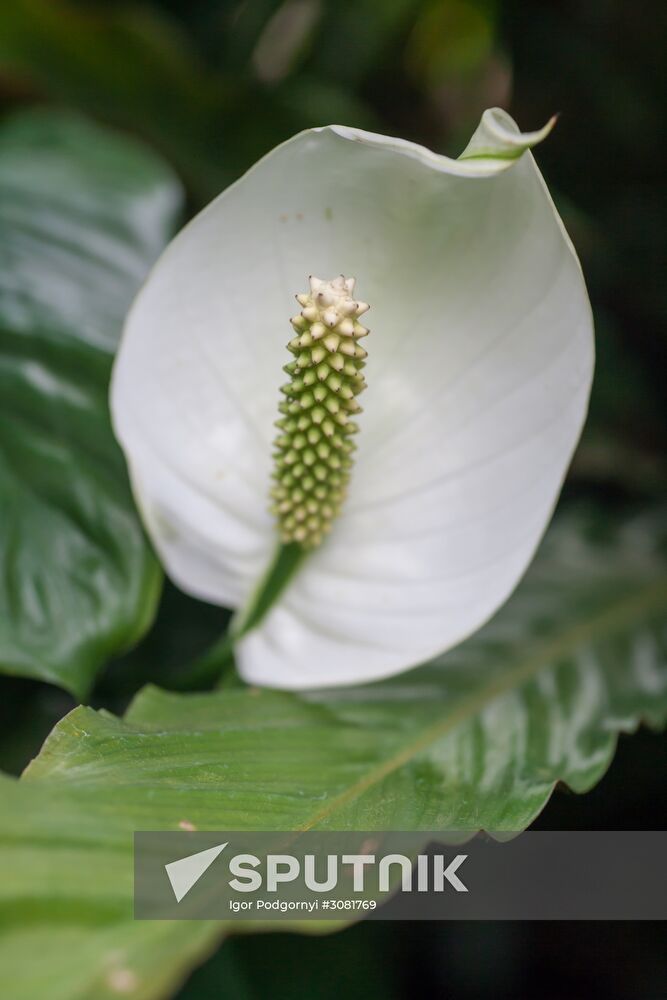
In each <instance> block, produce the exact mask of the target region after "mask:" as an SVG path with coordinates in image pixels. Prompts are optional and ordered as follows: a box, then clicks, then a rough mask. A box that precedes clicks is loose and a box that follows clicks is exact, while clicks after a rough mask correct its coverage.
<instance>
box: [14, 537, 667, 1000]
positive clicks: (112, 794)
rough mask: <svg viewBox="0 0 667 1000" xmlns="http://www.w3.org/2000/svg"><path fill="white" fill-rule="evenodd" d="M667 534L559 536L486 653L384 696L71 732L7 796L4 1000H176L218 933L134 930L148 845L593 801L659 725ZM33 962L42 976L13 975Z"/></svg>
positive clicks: (391, 686) (55, 739) (519, 815)
mask: <svg viewBox="0 0 667 1000" xmlns="http://www.w3.org/2000/svg"><path fill="white" fill-rule="evenodd" d="M589 527H590V526H589ZM664 529H665V519H664V518H662V519H658V518H644V519H642V520H639V521H635V522H629V523H627V524H625V525H624V526H623V527H622V528H619V529H617V530H615V531H614V532H613V533H609V532H607V531H606V530H605V529H604V528H603V527H602V526H596V527H595V532H594V534H595V537H594V538H591V537H588V528H587V525H586V519H582V518H577V519H568V520H566V521H565V522H563V523H561V524H560V525H558V526H557V527H556V528H554V529H553V530H552V532H551V534H550V536H549V537H548V539H547V541H546V542H545V544H544V546H543V549H542V551H541V553H540V556H539V558H538V559H537V561H536V563H535V565H534V567H533V569H532V570H531V572H530V573H529V575H528V577H527V578H526V579H525V581H524V582H523V584H522V585H521V587H520V588H519V590H518V591H517V593H516V595H515V596H514V597H513V598H512V600H511V601H510V602H509V604H508V605H507V606H506V607H505V608H504V609H503V611H502V612H501V613H499V614H498V616H497V617H496V618H495V619H494V620H493V621H492V622H491V623H490V624H489V625H488V626H487V627H486V628H485V629H484V630H482V632H481V633H479V635H478V636H476V637H474V638H473V639H471V640H469V641H468V642H467V643H465V644H464V645H462V646H461V647H460V648H459V649H458V650H455V651H453V652H452V653H450V654H448V655H447V656H445V657H443V658H442V659H441V660H439V661H437V662H434V663H432V664H429V665H427V666H425V667H422V668H420V669H418V670H415V671H413V672H412V673H408V674H405V675H403V676H402V677H399V678H395V679H392V680H390V681H386V682H383V683H380V684H376V685H369V686H367V687H364V688H350V689H348V690H343V691H341V690H338V691H332V692H329V693H327V692H317V693H316V694H310V695H308V694H303V695H292V694H285V693H278V692H272V691H268V690H261V691H260V690H255V689H240V690H239V689H233V690H228V691H220V692H216V693H213V694H197V695H177V694H172V693H166V692H161V691H159V690H157V689H155V688H147V689H146V690H144V692H143V693H141V694H140V695H139V696H138V698H137V699H136V700H135V702H134V704H133V705H132V706H131V707H130V709H129V711H128V713H127V715H126V717H125V719H123V720H121V719H117V718H115V717H113V716H111V715H109V714H108V713H105V712H95V711H93V710H92V709H90V708H84V707H81V708H78V709H76V710H75V711H74V712H72V713H70V715H69V716H67V717H66V718H65V719H64V720H62V722H60V723H59V724H58V726H56V728H55V730H54V731H53V733H52V734H51V736H50V737H49V739H48V740H47V742H46V744H45V746H44V749H43V750H42V752H41V754H40V755H39V757H37V758H36V760H35V761H34V762H33V763H32V764H31V765H30V767H29V768H28V770H27V772H26V774H25V777H24V779H23V780H22V781H21V782H15V781H10V780H5V781H4V782H3V784H2V785H1V786H0V793H1V794H2V798H3V808H2V817H3V818H2V820H1V822H0V848H1V850H0V857H1V858H2V865H3V869H4V870H3V871H2V872H1V873H0V916H3V917H7V916H8V915H9V914H10V913H11V918H12V925H11V930H10V931H8V932H7V934H6V936H5V937H4V939H0V963H1V962H3V961H5V962H6V963H7V966H6V967H8V968H9V970H10V971H9V975H5V977H4V978H5V982H6V983H10V984H11V995H12V997H13V1000H24V998H25V1000H28V998H31V997H33V996H35V995H40V994H41V992H43V988H44V984H45V983H46V982H49V983H51V982H57V984H58V986H57V989H58V990H59V991H60V992H57V993H50V994H49V996H50V998H51V1000H54V998H55V1000H60V997H62V998H63V1000H65V998H66V1000H88V998H90V1000H93V998H98V997H102V998H104V997H108V996H112V995H114V994H113V990H112V986H110V985H109V984H110V983H113V982H116V983H118V982H119V981H120V982H123V981H124V982H129V983H131V984H133V985H132V991H129V990H128V994H129V995H131V996H136V997H141V998H158V997H164V996H168V995H169V991H168V989H167V986H166V983H167V981H168V979H169V976H170V975H171V974H173V975H178V974H179V973H181V972H183V970H185V969H186V968H187V967H189V966H190V965H192V964H194V963H195V962H196V961H197V960H198V958H199V957H200V956H202V955H203V954H204V953H205V952H206V951H207V950H208V949H210V948H211V947H212V946H213V943H214V941H215V940H216V939H217V938H218V937H219V936H220V935H222V934H223V933H224V931H225V927H224V926H223V925H222V924H217V925H216V924H210V923H207V924H200V923H187V924H184V925H182V927H181V926H180V925H174V924H164V923H161V922H157V923H155V924H153V923H147V924H143V923H136V924H133V923H132V902H131V892H132V832H133V831H134V830H136V829H152V830H154V829H164V830H178V829H179V828H181V826H182V825H183V824H186V825H190V824H192V825H194V826H195V827H196V828H198V829H211V830H213V829H219V830H225V829H243V828H246V829H290V830H295V829H307V828H313V827H321V828H327V827H328V828H331V829H336V828H338V829H346V828H352V829H354V828H357V829H369V828H376V829H382V828H390V829H391V828H393V829H434V828H441V829H445V828H448V827H449V828H454V829H457V828H458V829H460V828H470V829H476V828H478V827H480V826H483V827H486V828H487V829H495V830H500V829H505V830H518V829H521V828H522V827H524V826H526V825H527V824H528V823H530V821H531V820H532V818H533V817H534V816H535V814H536V813H537V812H538V811H539V810H540V809H541V808H542V806H543V805H544V803H545V802H546V800H547V798H548V796H549V794H550V793H551V791H552V789H553V787H554V784H555V783H556V782H557V781H564V782H567V783H568V784H569V785H570V786H571V787H572V788H573V789H575V790H577V791H584V790H585V789H587V788H589V787H590V786H591V785H592V784H593V783H594V782H595V781H597V780H598V779H599V778H600V776H601V775H602V774H603V772H604V771H605V769H606V767H607V766H608V764H609V761H610V759H611V757H612V754H613V750H614V745H615V741H616V737H617V733H618V732H621V731H630V730H632V729H633V728H634V727H636V726H637V724H638V723H639V721H640V720H642V719H643V720H646V721H647V722H648V723H650V724H652V725H659V724H660V723H661V722H662V721H663V720H664V719H665V716H666V715H667V666H666V657H665V651H666V645H667V643H666V637H665V607H667V561H666V559H665V554H664V551H661V550H660V547H659V545H658V540H659V539H661V538H663V537H664ZM245 926H246V929H247V925H245ZM179 928H180V929H179ZM311 929H315V928H314V927H312V926H311ZM37 948H39V949H40V953H41V955H42V960H41V961H40V963H38V964H37V963H35V964H30V963H29V962H27V961H25V962H22V961H21V960H20V956H22V955H24V956H25V955H27V954H30V953H31V951H32V952H34V950H35V949H37ZM68 954H69V956H70V957H69V958H68ZM119 970H120V971H119ZM112 973H114V975H112ZM110 977H111V978H110Z"/></svg>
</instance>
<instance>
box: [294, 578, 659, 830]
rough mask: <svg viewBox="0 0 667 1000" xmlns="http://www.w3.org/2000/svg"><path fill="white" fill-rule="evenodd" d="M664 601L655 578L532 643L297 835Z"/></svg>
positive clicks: (326, 806) (645, 615)
mask: <svg viewBox="0 0 667 1000" xmlns="http://www.w3.org/2000/svg"><path fill="white" fill-rule="evenodd" d="M664 602H667V579H660V580H658V581H657V582H655V583H652V584H651V585H650V586H647V587H644V588H643V589H642V590H639V591H635V592H633V593H632V594H631V595H630V596H629V597H624V598H623V599H621V600H618V601H615V602H614V603H612V604H611V605H609V606H608V607H607V608H605V609H604V610H603V611H601V612H598V613H597V614H596V615H593V616H592V617H591V618H589V619H588V620H586V621H579V622H577V624H576V625H575V626H574V627H572V628H571V629H570V630H569V631H566V632H564V633H561V634H560V635H559V636H558V638H555V639H550V640H547V641H544V642H541V643H538V644H536V646H535V647H534V648H533V649H532V650H531V651H530V652H529V654H528V655H526V656H525V657H524V658H523V660H522V661H521V662H520V663H519V664H517V666H516V667H514V668H512V669H508V670H507V671H504V672H502V673H501V674H499V675H498V676H497V677H495V678H494V679H493V680H491V681H490V682H489V683H488V684H486V685H485V686H484V687H482V688H481V689H480V690H479V691H477V692H476V693H475V694H473V695H471V696H469V697H468V698H464V699H463V701H461V703H460V704H459V705H458V706H457V707H456V709H454V711H453V712H452V713H451V714H450V715H448V716H447V717H446V718H445V719H440V720H438V721H437V722H435V723H432V724H431V725H430V726H427V727H426V729H425V730H424V731H423V733H422V734H421V736H419V737H418V738H417V739H414V740H412V741H410V742H408V743H406V744H405V745H404V746H402V747H401V749H400V750H398V751H397V752H396V753H395V754H393V755H392V756H391V757H389V758H387V759H386V760H385V761H384V762H383V763H381V764H378V765H377V766H376V767H374V768H372V769H371V770H370V771H369V773H368V774H367V775H366V776H365V777H363V778H360V779H359V780H358V781H356V782H355V783H354V784H353V785H350V787H349V788H347V789H345V790H344V791H342V792H339V794H338V795H336V796H335V797H334V798H332V799H331V800H330V801H329V802H328V803H327V804H326V805H325V806H324V807H323V808H322V809H320V810H319V811H318V812H317V813H315V814H314V815H313V816H312V817H311V818H310V819H309V820H307V821H306V822H305V823H304V824H302V825H301V826H299V827H298V828H297V830H298V832H302V831H305V830H311V829H313V828H314V827H316V826H317V824H318V823H320V822H322V821H323V820H325V819H327V818H329V817H330V816H331V815H332V814H333V813H335V812H336V810H338V809H339V808H341V807H343V806H346V805H348V804H349V803H350V802H352V801H353V800H354V799H356V798H359V797H360V796H361V795H363V794H364V793H365V792H367V791H368V790H369V789H370V788H372V787H373V786H374V785H376V784H379V783H380V782H381V781H383V780H384V779H385V778H386V777H388V776H389V775H390V774H392V773H393V772H394V771H397V770H398V769H399V768H401V767H403V766H404V765H405V764H408V763H409V762H410V761H411V760H412V758H413V757H415V756H416V755H417V754H419V753H421V752H422V751H424V750H425V749H426V748H427V747H429V746H430V745H431V744H433V743H436V742H437V741H438V740H440V739H442V737H443V736H445V735H446V734H447V733H448V732H451V731H452V730H454V729H456V728H457V726H459V725H461V724H462V723H463V722H466V721H467V720H468V719H470V718H472V717H473V716H474V715H476V714H477V713H478V712H479V711H481V710H482V709H483V708H485V707H486V706H487V705H488V704H490V703H491V702H492V701H493V700H494V699H495V698H498V697H500V696H501V695H503V694H506V693H507V692H508V691H511V690H512V689H514V688H515V687H519V686H520V685H521V684H523V683H525V682H526V681H528V680H530V679H531V678H532V677H534V676H535V675H536V674H538V673H539V672H540V670H543V669H544V668H545V667H548V666H549V665H550V664H552V663H554V662H557V661H559V660H562V659H565V658H566V657H567V656H568V654H571V653H573V652H574V650H575V649H576V648H577V647H579V646H581V645H582V644H584V643H587V642H592V641H594V640H595V639H596V638H597V637H598V636H600V635H601V634H604V635H605V636H609V635H613V634H615V633H617V632H619V631H623V630H625V629H626V628H627V627H628V626H629V625H630V624H631V623H632V622H633V621H635V620H637V621H639V620H641V619H642V618H645V617H647V616H648V615H649V614H650V613H651V612H652V611H653V610H654V608H656V607H660V606H661V605H662V604H663V603H664ZM554 784H555V782H554Z"/></svg>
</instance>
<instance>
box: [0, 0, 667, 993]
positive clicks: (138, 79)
mask: <svg viewBox="0 0 667 1000" xmlns="http://www.w3.org/2000/svg"><path fill="white" fill-rule="evenodd" d="M666 10H667V8H666V7H665V5H664V3H659V2H658V0H645V2H644V3H643V4H641V5H637V4H636V3H635V4H632V3H624V2H622V0H587V2H586V3H581V2H578V0H543V2H537V0H534V2H532V3H526V2H524V3H520V2H518V0H505V2H503V0H338V2H331V0H283V2H280V0H227V2H223V0H188V2H186V0H153V2H148V0H146V2H143V3H139V2H127V0H125V2H117V0H97V2H95V0H78V2H77V0H3V2H2V4H0V112H1V113H2V114H3V115H5V114H10V113H11V112H12V111H14V110H17V109H20V108H23V107H27V106H32V105H45V104H48V105H55V106H60V107H67V108H70V109H75V110H77V111H79V112H81V113H82V114H85V115H88V116H90V117H92V118H94V119H96V120H98V121H101V122H104V123H106V124H110V125H112V126H114V127H116V128H118V129H120V130H122V131H125V132H128V133H131V134H133V135H136V136H138V137H140V138H141V139H143V140H144V141H145V142H147V143H148V144H149V145H151V146H152V147H153V148H154V149H156V150H157V151H159V152H160V153H161V154H162V155H163V156H164V157H165V158H166V159H167V160H168V161H169V162H170V163H171V164H172V166H173V167H174V169H175V170H176V171H177V172H178V174H179V176H180V177H181V178H182V180H183V182H184V184H185V186H186V190H187V193H188V210H189V211H190V212H193V211H196V210H197V209H198V208H199V207H201V206H202V205H203V204H204V203H205V202H206V201H208V200H209V199H210V198H211V197H213V196H214V195H215V194H217V193H218V191H220V190H221V189H222V188H224V187H225V186H226V185H227V184H229V183H230V182H231V181H233V180H234V179H235V178H236V177H238V176H239V174H240V173H242V172H243V171H244V170H245V169H246V168H247V167H249V166H250V165H251V164H252V163H253V162H254V161H255V160H256V159H257V158H258V157H260V156H261V155H262V154H263V153H265V152H267V151H268V150H269V149H270V148H271V147H272V146H274V145H275V144H276V143H277V142H280V141H281V140H282V139H285V138H287V137H288V136H290V135H292V134H293V133H294V132H297V131H299V130H300V129H303V128H306V127H308V126H312V125H321V124H326V123H330V122H338V123H343V124H347V125H355V126H359V127H362V128H366V129H371V130H375V131H381V132H385V133H388V134H394V135H400V136H403V137H405V138H408V139H413V140H415V141H417V142H420V143H423V144H425V145H427V146H429V147H430V148H432V149H434V150H436V151H438V152H443V153H448V154H451V155H457V154H458V153H459V152H460V151H461V150H462V148H463V146H464V145H465V144H466V142H467V140H468V138H469V136H470V134H471V132H472V131H473V130H474V128H475V126H476V124H477V122H478V120H479V117H480V114H481V112H482V111H483V109H484V108H486V107H489V106H492V105H500V106H502V107H505V108H507V109H508V110H509V111H510V112H511V113H512V115H513V116H514V117H515V119H516V120H517V121H518V122H519V124H520V126H521V128H522V129H525V130H530V129H535V128H538V127H539V126H541V125H542V124H544V122H545V121H546V120H547V118H549V117H550V115H552V114H553V113H554V112H560V118H559V122H558V126H557V129H556V130H555V132H554V133H553V134H552V136H551V137H550V138H549V140H548V141H547V142H546V143H545V144H544V145H542V146H541V147H540V148H539V152H538V159H539V162H540V166H541V168H542V170H543V172H544V174H545V176H546V179H547V181H548V184H549V187H550V189H551V191H552V193H553V195H554V197H555V199H556V201H557V203H558V207H559V209H560V211H561V214H562V216H563V218H564V220H565V223H566V226H567V228H568V230H569V232H570V234H571V236H572V238H573V240H574V243H575V245H576V247H577V250H578V252H579V255H580V257H581V260H582V264H583V268H584V272H585V274H586V277H587V281H588V286H589V291H590V295H591V300H592V302H593V308H594V313H595V320H596V333H597V350H598V367H597V374H596V381H595V386H594V392H593V399H592V407H591V417H590V420H589V423H588V426H587V429H586V432H585V436H584V439H583V441H582V444H581V447H580V449H579V451H578V454H577V457H576V460H575V464H574V466H573V469H572V472H571V475H570V478H569V480H568V484H567V486H566V493H565V499H564V502H565V503H567V502H568V500H573V499H580V498H586V499H594V500H596V501H598V502H602V503H604V504H605V505H606V506H607V507H613V508H623V509H625V508H633V507H637V506H643V505H646V504H649V503H651V502H653V501H654V500H656V499H658V498H660V497H664V494H665V485H666V484H667V462H666V456H667V447H666V445H667V409H666V407H665V372H666V370H667V365H666V361H667V343H666V341H665V335H664V329H665V328H664V324H661V322H660V321H661V318H662V316H663V313H664V308H665V304H666V301H667V294H666V291H665V280H664V260H665V246H664V243H665V232H666V229H667V227H666V225H665V221H666V220H665V212H664V198H665V193H664V185H663V184H662V175H663V173H664V170H663V162H662V160H661V156H660V152H661V150H660V138H661V125H662V108H663V107H664V103H663V97H664V84H665V59H664V39H665V32H664V28H665V26H666V25H665V21H666V20H667V15H666ZM159 625H160V627H159V628H157V629H155V630H154V631H153V632H152V633H151V634H150V635H149V636H148V637H147V638H146V639H145V640H144V642H143V643H142V645H141V647H140V648H139V650H138V651H136V652H135V653H132V654H130V655H128V656H126V657H124V658H123V659H122V660H120V661H118V662H116V663H114V664H111V665H110V667H109V668H108V670H107V671H106V673H105V675H104V677H103V679H102V681H101V683H100V684H99V685H98V688H97V689H96V694H95V698H96V701H95V704H99V705H104V706H105V707H108V708H111V709H113V710H116V711H120V710H122V708H123V706H124V704H125V703H126V702H127V700H128V698H129V697H130V696H131V695H132V693H133V692H134V691H135V690H136V689H137V688H138V687H140V686H141V685H142V684H143V683H144V682H145V681H146V680H152V681H155V682H157V683H161V682H164V680H165V679H166V678H167V677H168V675H169V672H170V670H174V669H176V668H177V666H178V665H179V664H181V663H182V662H184V661H186V660H187V659H190V658H191V657H193V656H194V655H196V653H197V652H198V651H199V650H201V649H204V648H206V647H207V645H208V644H209V642H211V641H212V640H213V639H214V638H215V637H217V635H218V634H219V630H220V618H219V612H218V611H217V610H216V609H212V608H208V607H207V606H205V605H202V604H198V603H195V602H193V601H189V600H188V599H187V598H185V597H184V596H183V595H180V594H178V593H177V592H176V591H175V590H174V589H173V588H171V587H169V586H168V587H167V588H166V589H165V594H164V597H163V601H162V605H161V609H160V616H159ZM155 664H160V667H159V668H157V669H159V670H161V671H162V673H161V674H159V675H158V674H156V673H155V670H156V667H155ZM149 665H150V666H149ZM71 704H72V703H71V701H70V699H69V698H68V696H67V695H65V694H63V693H62V692H58V691H57V690H56V689H55V688H52V687H48V686H46V685H40V684H38V683H34V682H30V681H20V680H15V679H11V678H0V706H1V707H0V767H1V768H2V769H4V770H8V771H12V772H14V773H18V772H19V771H20V769H21V768H22V767H23V766H24V764H25V763H26V761H27V760H28V759H29V758H30V757H31V756H32V755H34V753H35V752H36V751H37V749H38V747H39V745H40V742H41V740H42V739H43V737H44V736H45V735H46V733H47V732H48V730H49V729H50V728H51V726H52V725H53V724H54V723H55V722H56V721H57V719H58V718H59V717H60V716H62V715H63V714H64V713H65V712H66V711H68V710H69V708H70V707H71ZM666 778H667V754H665V740H664V737H662V736H659V735H657V734H651V733H648V732H643V733H641V734H639V735H638V736H636V737H633V738H631V739H630V738H622V739H621V744H620V748H619V753H618V756H617V758H616V760H615V762H614V764H613V766H612V768H611V770H610V772H609V773H608V775H607V776H606V778H605V779H604V780H603V781H602V783H601V784H600V785H599V786H598V788H597V789H595V790H594V791H593V792H592V793H590V794H589V795H588V796H586V797H585V798H583V799H582V798H578V797H577V796H574V795H572V794H570V793H568V792H560V791H559V792H557V793H556V794H555V795H554V797H553V799H552V801H551V803H550V804H549V806H548V807H547V809H546V810H545V812H544V813H543V814H542V816H541V817H540V818H539V820H538V822H537V825H538V826H540V827H542V828H550V829H558V828H570V829H575V828H580V829H605V828H606V829H623V828H636V829H641V828H643V829H651V828H664V825H665V820H666V819H667V807H666V805H665V798H664V788H665V779H666ZM666 955H667V950H666V949H665V948H664V930H663V929H662V928H661V927H659V926H656V925H650V924H636V925H627V926H625V925H619V924H609V925H604V924H599V925H590V924H588V925H581V926H576V925H555V924H533V925H528V924H525V925H524V924H496V925H483V924H468V925H466V924H462V925H458V926H454V925H447V924H441V925H435V924H412V925H402V924H392V925H382V924H379V923H376V924H372V925H371V924H366V925H360V926H358V927H355V928H352V929H350V930H347V931H345V932H343V933H341V934H336V935H333V936H331V937H327V938H321V939H320V938H308V939H304V938H297V937H293V936H290V935H279V934H272V935H266V936H263V937H260V938H243V939H238V940H233V941H231V942H229V943H227V944H226V945H224V946H223V948H222V949H221V950H220V952H219V953H218V954H217V955H216V956H214V957H213V958H212V959H211V960H210V961H209V962H208V964H207V965H205V966H204V967H203V968H202V969H200V970H199V971H197V972H196V973H195V974H194V975H193V976H192V978H191V980H190V981H189V982H188V983H187V984H186V985H185V986H184V987H183V989H182V991H181V992H180V993H178V998H179V1000H209V998H210V1000H213V998H220V997H230V998H239V1000H241V998H256V997H257V998H264V997H271V998H272V1000H281V998H285V1000H300V998H322V1000H328V998H329V997H331V998H334V997H338V996H339V994H340V992H341V990H342V991H344V993H345V996H346V1000H354V998H356V997H359V998H361V997H364V998H365V1000H373V998H375V997H377V998H387V1000H393V998H408V997H415V996H419V997H442V996H445V995H447V994H449V995H453V996H457V997H461V998H467V997H471V998H472V997H494V998H495V1000H498V998H500V1000H502V998H504V997H508V998H509V997H512V998H522V997H526V998H533V997H537V996H539V997H540V998H544V1000H551V998H553V1000H560V998H562V997H564V996H567V997H568V998H572V1000H577V998H579V997H581V998H584V997H586V998H588V997H589V996H590V995H591V993H593V992H595V993H599V994H600V995H602V996H605V997H606V998H607V1000H615V998H618V1000H624V998H629V997H632V998H641V1000H658V998H662V997H667V958H666V957H665V956H666Z"/></svg>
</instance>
